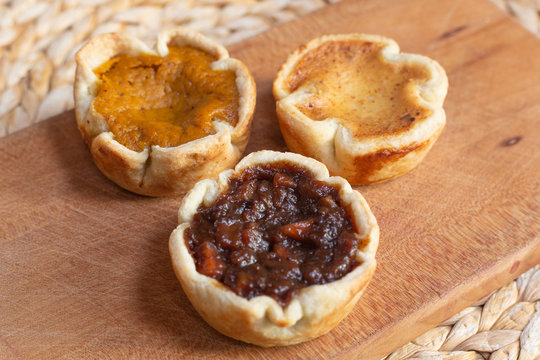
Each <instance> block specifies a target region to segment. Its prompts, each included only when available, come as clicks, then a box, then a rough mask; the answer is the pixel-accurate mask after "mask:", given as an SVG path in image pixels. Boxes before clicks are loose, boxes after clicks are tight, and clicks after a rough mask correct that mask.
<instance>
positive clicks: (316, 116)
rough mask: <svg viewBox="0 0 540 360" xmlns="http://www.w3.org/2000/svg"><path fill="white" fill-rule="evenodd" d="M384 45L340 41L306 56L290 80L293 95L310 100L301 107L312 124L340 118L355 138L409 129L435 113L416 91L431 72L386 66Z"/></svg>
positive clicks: (327, 44) (288, 80)
mask: <svg viewBox="0 0 540 360" xmlns="http://www.w3.org/2000/svg"><path fill="white" fill-rule="evenodd" d="M381 48H382V45H381V44H375V43H372V42H358V41H342V42H330V43H326V44H323V45H322V46H321V47H319V48H318V49H317V50H315V51H313V52H310V53H308V54H307V55H305V56H304V57H303V58H302V59H301V60H300V61H299V62H298V64H296V66H295V68H294V70H293V72H292V73H291V74H290V75H289V77H288V79H287V86H288V87H289V89H290V91H296V90H297V89H300V88H303V89H305V90H306V91H307V92H309V93H310V95H311V96H310V97H309V98H307V99H306V100H305V101H303V102H301V103H300V104H298V105H297V107H298V109H299V110H300V111H301V112H302V113H304V114H305V115H306V116H308V117H309V118H310V119H313V120H325V119H327V118H336V119H338V120H339V121H340V122H341V123H343V125H345V126H347V127H348V128H349V129H350V130H351V131H352V132H353V135H354V136H377V135H382V134H388V133H399V132H401V131H405V130H406V129H408V128H409V127H410V126H411V125H412V123H413V122H414V120H415V119H425V118H427V117H429V116H430V115H431V111H430V110H429V109H428V108H426V107H423V106H421V105H419V104H418V99H417V95H416V93H415V91H414V88H415V86H417V85H418V83H419V80H425V79H426V78H427V76H428V75H427V74H426V73H425V71H424V70H423V69H421V68H420V67H411V66H410V65H408V64H407V65H403V64H395V63H389V62H385V61H384V60H383V59H382V55H381V54H380V53H379V51H380V50H381Z"/></svg>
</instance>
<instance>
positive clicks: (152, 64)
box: [93, 46, 239, 151]
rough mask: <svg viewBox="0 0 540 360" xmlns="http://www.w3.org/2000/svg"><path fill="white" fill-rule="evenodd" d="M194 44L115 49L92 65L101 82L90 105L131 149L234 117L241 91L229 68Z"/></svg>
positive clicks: (170, 141) (207, 129)
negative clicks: (161, 49)
mask: <svg viewBox="0 0 540 360" xmlns="http://www.w3.org/2000/svg"><path fill="white" fill-rule="evenodd" d="M213 61H215V59H214V58H213V57H212V56H211V55H209V54H207V53H205V52H203V51H201V50H197V49H193V48H189V47H182V46H178V47H170V48H169V55H167V56H165V57H160V56H156V55H150V54H143V55H138V56H128V55H119V56H117V57H114V58H112V59H111V60H109V61H107V62H105V63H104V64H102V65H101V66H99V67H98V68H96V69H95V70H94V73H95V74H96V75H97V76H98V77H99V79H100V84H99V89H98V93H97V96H96V98H95V99H94V102H93V105H94V109H95V110H96V111H97V112H98V113H100V114H101V115H102V116H103V117H104V118H105V120H106V121H107V123H108V124H109V127H110V129H111V131H112V133H113V134H114V137H115V139H116V140H117V141H118V142H119V143H121V144H122V145H124V146H126V147H128V148H129V149H131V150H135V151H141V150H143V149H144V148H146V147H148V146H151V145H159V146H161V147H173V146H178V145H181V144H184V143H187V142H189V141H192V140H196V139H199V138H202V137H204V136H207V135H211V134H214V133H215V130H214V126H213V123H212V122H213V121H215V120H220V121H226V122H228V123H230V124H231V125H233V126H235V125H236V122H237V121H238V103H239V94H238V89H237V87H236V75H235V72H234V71H231V70H223V71H222V70H213V69H212V68H211V67H210V64H211V63H212V62H213Z"/></svg>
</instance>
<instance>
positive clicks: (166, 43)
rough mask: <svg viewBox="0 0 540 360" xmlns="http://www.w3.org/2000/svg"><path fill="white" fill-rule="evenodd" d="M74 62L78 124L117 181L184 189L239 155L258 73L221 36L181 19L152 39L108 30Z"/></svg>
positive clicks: (152, 192) (157, 189)
mask: <svg viewBox="0 0 540 360" xmlns="http://www.w3.org/2000/svg"><path fill="white" fill-rule="evenodd" d="M76 63H77V69H76V75H75V86H74V98H75V116H76V119H77V124H78V127H79V130H80V132H81V134H82V137H83V139H84V140H85V142H86V144H87V145H88V148H89V149H90V153H91V155H92V158H93V160H94V162H95V164H96V165H97V167H98V168H99V169H100V170H101V171H102V172H103V174H105V175H106V176H107V177H108V178H109V179H111V180H112V181H114V182H115V183H116V184H118V185H120V186H121V187H123V188H125V189H127V190H129V191H132V192H135V193H138V194H142V195H149V196H163V195H173V194H181V193H185V192H186V191H187V190H188V189H190V188H191V187H192V186H193V184H194V183H195V182H197V181H198V180H200V179H202V178H205V177H213V176H215V175H216V174H218V173H219V172H220V171H222V170H224V169H227V168H232V167H233V166H234V165H235V164H236V163H237V162H238V160H239V159H240V156H241V154H242V152H243V151H244V148H245V146H246V144H247V141H248V138H249V133H250V126H251V119H252V116H253V111H254V108H255V94H256V91H255V83H254V81H253V77H252V76H251V74H250V73H249V71H248V69H247V68H246V67H245V65H243V64H242V63H241V62H240V61H239V60H236V59H232V58H229V55H228V52H227V50H226V49H225V48H224V47H223V46H221V45H219V44H217V43H215V42H214V41H212V40H210V39H208V38H206V37H204V36H203V35H201V34H199V33H197V32H195V31H192V30H188V29H184V28H175V29H170V30H166V31H163V32H161V33H160V34H159V35H158V38H157V43H156V46H155V48H154V49H152V48H150V47H148V46H147V45H146V44H144V43H143V42H141V41H139V40H137V39H135V38H132V37H129V36H126V35H121V34H104V35H101V36H98V37H96V38H94V39H92V40H91V41H90V42H88V43H87V44H86V45H85V46H83V47H82V48H81V49H80V50H79V52H78V53H77V54H76Z"/></svg>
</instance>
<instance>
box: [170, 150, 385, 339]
mask: <svg viewBox="0 0 540 360" xmlns="http://www.w3.org/2000/svg"><path fill="white" fill-rule="evenodd" d="M282 162H289V163H291V164H293V165H295V166H297V167H300V168H306V169H309V170H310V171H311V172H312V173H313V174H314V175H315V178H316V179H317V180H320V181H323V182H325V183H328V184H331V185H333V186H335V187H337V188H338V190H339V196H340V199H341V201H342V205H344V206H348V207H349V209H350V213H351V217H352V220H353V222H354V224H355V227H356V230H357V233H356V234H357V236H358V237H359V240H360V241H359V248H358V250H357V254H356V259H357V261H358V263H359V265H358V266H357V267H356V268H355V269H353V270H352V271H351V272H350V273H348V274H347V275H345V276H344V277H343V278H341V279H339V280H337V281H334V282H330V283H327V284H324V285H312V286H308V287H306V288H303V289H301V290H300V291H298V293H296V295H294V296H293V298H292V300H291V301H290V303H289V304H288V305H287V306H286V307H285V308H283V307H282V306H281V305H279V304H278V303H277V301H276V300H274V299H273V298H271V297H269V296H265V295H262V296H256V297H253V298H252V299H250V300H247V299H246V298H244V297H241V296H238V295H236V294H235V293H234V292H233V291H232V290H230V289H229V288H228V287H226V286H225V285H223V284H222V283H221V282H219V281H217V280H215V279H213V278H211V277H207V276H205V275H202V274H201V273H199V272H197V270H196V267H195V262H194V259H193V257H192V256H191V254H190V252H189V250H188V247H187V245H186V241H185V238H184V231H185V230H186V229H187V228H188V227H189V226H190V222H191V221H192V219H193V216H194V215H195V213H196V212H197V209H198V208H199V206H201V205H205V206H210V205H212V204H213V203H214V201H215V200H216V199H217V198H218V196H219V195H220V194H221V193H223V192H226V191H227V189H228V187H229V185H228V184H229V179H230V178H234V177H235V176H238V175H239V174H241V173H242V171H243V169H245V168H249V167H252V166H257V165H261V164H269V163H282ZM178 217H179V225H178V227H177V228H176V229H175V230H174V231H173V233H172V234H171V237H170V240H169V251H170V254H171V259H172V265H173V268H174V271H175V273H176V276H177V277H178V279H179V281H180V283H181V285H182V288H183V289H184V291H185V293H186V295H187V296H188V298H189V300H190V301H191V303H192V305H193V306H194V307H195V309H196V310H197V311H198V312H199V314H200V315H201V316H202V317H203V318H204V319H205V320H206V321H207V322H208V323H209V324H210V325H212V326H213V327H214V328H215V329H217V330H218V331H220V332H221V333H223V334H225V335H227V336H230V337H232V338H235V339H238V340H242V341H245V342H248V343H252V344H256V345H260V346H265V347H269V346H278V345H289V344H295V343H299V342H303V341H307V340H310V339H313V338H315V337H318V336H320V335H323V334H325V333H327V332H328V331H330V330H331V329H332V328H333V327H335V326H336V325H337V323H338V322H339V321H341V320H342V319H343V318H344V317H345V316H346V315H347V314H348V313H349V312H350V311H351V309H352V308H353V307H354V305H355V304H356V301H357V300H358V298H359V297H360V295H361V294H362V292H363V290H364V288H365V287H366V285H367V284H368V282H369V280H370V279H371V277H372V276H373V273H374V271H375V267H376V261H375V253H376V251H377V246H378V242H379V227H378V225H377V221H376V220H375V217H374V216H373V214H372V212H371V211H370V209H369V206H368V204H367V203H366V201H365V200H364V198H363V197H362V195H361V194H360V193H359V192H357V191H355V190H353V189H352V188H351V186H350V185H349V183H348V182H347V181H346V180H345V179H343V178H341V177H330V176H329V173H328V170H327V168H326V167H325V166H324V165H323V164H321V163H320V162H318V161H316V160H313V159H310V158H307V157H304V156H302V155H299V154H294V153H280V152H274V151H259V152H256V153H252V154H250V155H248V156H246V157H245V158H244V159H242V161H240V162H239V163H238V164H237V166H236V167H235V169H234V170H226V171H223V172H222V173H221V174H219V176H218V178H217V180H210V179H207V180H202V181H200V182H198V183H197V184H196V185H195V186H194V188H193V189H192V190H191V191H190V192H189V193H188V194H187V195H186V196H185V197H184V199H183V201H182V204H181V206H180V209H179V216H178Z"/></svg>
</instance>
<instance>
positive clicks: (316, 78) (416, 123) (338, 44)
mask: <svg viewBox="0 0 540 360" xmlns="http://www.w3.org/2000/svg"><path fill="white" fill-rule="evenodd" d="M447 89H448V80H447V77H446V74H445V71H444V69H443V68H442V67H441V66H440V65H439V64H438V63H437V62H436V61H434V60H431V59H429V58H427V57H425V56H421V55H414V54H406V53H400V51H399V46H398V45H397V43H396V42H395V41H394V40H391V39H388V38H385V37H382V36H378V35H366V34H343V35H328V36H322V37H320V38H316V39H314V40H312V41H310V42H308V43H307V44H306V45H304V46H302V47H300V48H298V49H297V50H296V51H295V52H294V53H292V54H291V55H290V56H289V57H288V59H287V60H286V62H285V63H284V64H283V66H282V67H281V70H280V71H279V73H278V74H277V76H276V79H275V81H274V86H273V94H274V98H275V100H276V109H277V115H278V119H279V125H280V129H281V132H282V134H283V137H284V139H285V142H286V143H287V146H288V147H289V149H290V150H291V151H294V152H297V153H301V154H304V155H306V156H310V157H313V158H315V159H317V160H320V161H322V162H323V163H324V164H326V166H328V169H329V170H330V173H331V174H333V175H339V176H342V177H345V178H346V179H347V180H348V181H349V182H350V183H351V184H355V185H358V184H369V183H375V182H380V181H384V180H388V179H392V178H394V177H396V176H399V175H402V174H404V173H406V172H408V171H410V170H411V169H413V168H414V167H415V166H417V165H418V164H419V163H420V161H421V160H422V159H423V158H424V156H425V155H426V154H427V152H428V151H429V149H430V148H431V147H432V145H433V143H434V142H435V140H436V139H437V138H438V137H439V135H440V133H441V131H442V130H443V128H444V125H445V122H446V117H445V112H444V110H443V107H442V105H443V102H444V99H445V97H446V93H447Z"/></svg>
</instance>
